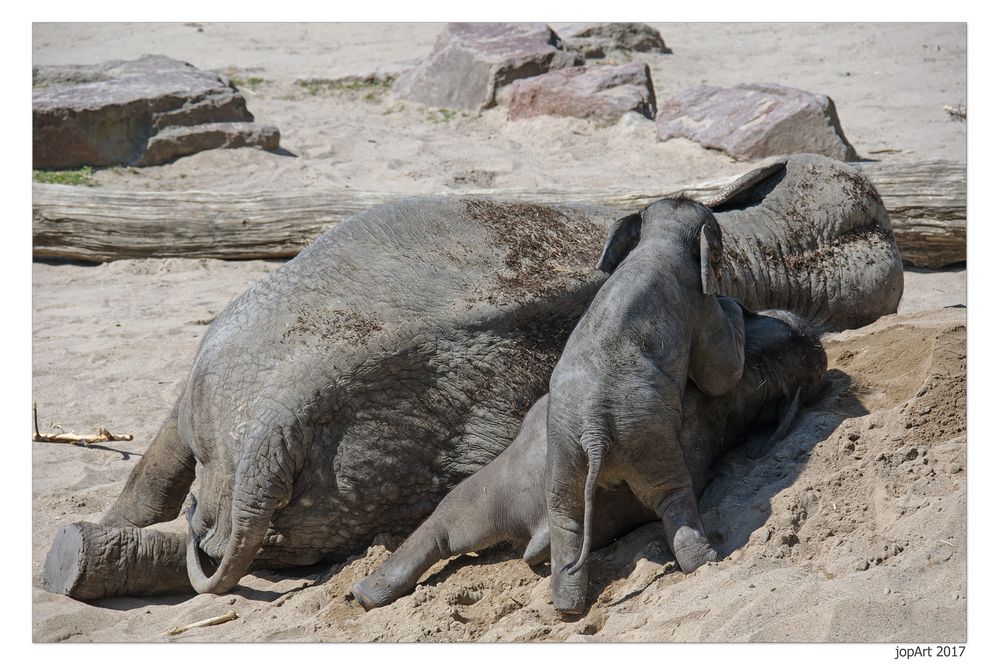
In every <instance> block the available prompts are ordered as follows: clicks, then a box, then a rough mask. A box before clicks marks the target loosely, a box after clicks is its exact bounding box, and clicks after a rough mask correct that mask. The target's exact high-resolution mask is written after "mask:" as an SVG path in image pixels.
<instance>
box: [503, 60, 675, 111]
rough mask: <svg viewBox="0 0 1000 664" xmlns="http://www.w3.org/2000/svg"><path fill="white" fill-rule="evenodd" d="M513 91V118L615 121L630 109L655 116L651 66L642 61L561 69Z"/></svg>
mask: <svg viewBox="0 0 1000 664" xmlns="http://www.w3.org/2000/svg"><path fill="white" fill-rule="evenodd" d="M511 90H512V95H511V102H510V119H511V120H516V119H518V118H527V117H532V116H535V115H565V116H570V117H575V118H587V119H591V120H599V121H601V122H606V123H612V122H617V121H618V120H619V119H621V117H622V116H623V115H625V114H626V113H628V112H630V111H636V112H638V113H641V114H642V115H645V116H646V117H647V118H655V117H656V96H655V95H654V93H653V82H652V79H651V77H650V74H649V66H647V65H645V64H643V63H641V62H631V63H629V64H626V65H621V66H618V67H609V66H606V67H569V68H567V69H559V70H557V71H551V72H549V73H547V74H542V75H541V76H534V77H532V78H526V79H523V80H520V81H516V82H515V83H514V84H513V86H512V88H511Z"/></svg>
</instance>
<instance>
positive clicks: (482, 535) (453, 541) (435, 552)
mask: <svg viewBox="0 0 1000 664" xmlns="http://www.w3.org/2000/svg"><path fill="white" fill-rule="evenodd" d="M494 470H495V468H491V467H490V466H487V467H486V468H483V469H482V470H480V471H479V472H478V473H476V474H474V475H472V476H471V477H469V478H467V479H466V480H465V481H463V482H462V483H460V484H459V485H458V486H457V487H455V488H454V489H453V490H452V491H451V493H449V494H448V495H447V496H445V498H444V500H442V501H441V503H440V504H439V505H438V507H437V509H436V510H434V513H433V514H431V515H430V516H429V517H428V518H427V520H426V521H424V522H423V523H422V524H421V525H420V527H419V528H417V529H416V530H415V531H414V532H413V534H412V535H410V536H409V537H408V538H406V541H405V542H403V543H402V544H401V545H400V546H399V548H398V549H396V551H394V552H393V554H392V555H391V556H390V557H389V559H388V560H387V561H385V562H384V563H383V564H382V566H381V567H379V568H378V569H377V570H375V571H374V572H373V573H372V574H371V575H369V576H366V577H365V578H363V579H360V580H358V581H357V582H356V583H355V584H354V586H353V587H352V589H351V593H352V594H353V595H354V599H356V600H358V603H359V604H361V606H363V607H364V608H365V610H370V609H373V608H376V607H380V606H385V605H387V604H389V603H391V602H393V601H395V600H396V599H399V598H400V597H402V596H403V595H405V594H407V593H409V592H411V591H412V590H413V589H414V588H415V587H416V585H417V581H418V580H419V579H420V577H421V576H422V575H423V574H424V572H426V571H427V570H428V569H430V567H431V566H432V565H433V564H434V563H436V562H438V561H439V560H444V559H445V558H451V557H452V556H457V555H459V554H462V553H469V552H470V551H479V550H480V549H485V548H486V547H488V546H491V545H493V544H496V543H497V542H499V541H502V540H505V539H516V538H517V533H516V532H507V531H506V530H505V529H504V528H503V526H502V525H501V524H500V520H499V519H498V518H497V512H498V506H497V504H496V502H495V501H494V499H493V495H494V494H493V493H492V492H489V493H487V492H486V490H485V489H486V487H487V486H488V485H489V484H490V482H491V479H492V478H493V475H494V472H493V471H494Z"/></svg>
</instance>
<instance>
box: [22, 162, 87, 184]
mask: <svg viewBox="0 0 1000 664" xmlns="http://www.w3.org/2000/svg"><path fill="white" fill-rule="evenodd" d="M31 179H32V180H34V181H35V182H41V183H44V184H69V185H74V186H77V187H99V186H101V185H100V183H99V182H98V181H97V180H95V179H94V169H93V168H91V167H90V166H84V167H83V168H80V169H78V170H75V171H31Z"/></svg>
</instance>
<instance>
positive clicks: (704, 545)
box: [671, 526, 719, 574]
mask: <svg viewBox="0 0 1000 664" xmlns="http://www.w3.org/2000/svg"><path fill="white" fill-rule="evenodd" d="M671 548H672V549H673V552H674V557H675V558H677V564H678V565H679V566H680V568H681V571H682V572H684V573H685V574H690V573H691V572H693V571H695V570H696V569H698V568H699V567H701V566H702V565H704V564H705V563H710V562H715V561H717V560H718V559H719V554H718V552H717V551H716V550H715V547H713V546H712V543H711V542H710V541H709V540H708V538H707V537H705V536H704V535H702V534H701V533H700V532H698V531H697V530H695V529H694V528H691V527H689V526H681V527H680V528H679V529H678V530H677V533H676V534H675V535H674V541H673V542H672V543H671Z"/></svg>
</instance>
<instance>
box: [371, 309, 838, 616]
mask: <svg viewBox="0 0 1000 664" xmlns="http://www.w3.org/2000/svg"><path fill="white" fill-rule="evenodd" d="M743 317H744V326H745V329H746V354H745V366H744V370H743V377H742V378H741V379H740V382H739V384H738V385H737V386H736V388H735V389H734V390H733V391H732V392H730V393H728V394H726V395H725V396H723V397H712V396H709V395H706V394H705V393H703V392H701V391H700V390H698V388H697V387H695V386H693V385H692V384H690V383H689V384H688V386H687V389H686V390H685V393H684V402H683V421H682V425H681V435H680V441H681V448H682V450H683V452H684V461H685V463H686V465H687V466H688V468H689V469H690V472H691V479H692V485H693V488H694V491H695V492H696V493H700V492H701V491H702V489H703V488H704V487H705V486H706V485H707V484H708V482H709V479H710V474H711V471H710V468H711V466H712V463H713V461H714V460H715V459H716V458H717V457H719V456H720V455H722V454H723V453H725V452H726V451H727V450H729V449H730V448H732V447H734V446H735V445H737V444H738V443H739V442H740V441H742V440H743V439H744V438H745V437H748V440H747V444H748V446H753V448H754V454H755V455H758V454H760V453H762V452H764V451H766V447H767V445H768V444H771V443H773V442H774V441H775V440H776V439H778V438H780V437H781V436H783V435H784V434H785V433H786V432H787V431H788V429H789V427H790V426H791V424H792V422H793V420H794V418H795V415H796V410H797V407H805V406H806V405H807V404H809V403H810V402H811V401H812V399H813V398H814V397H815V396H816V395H817V394H818V392H819V390H820V388H821V386H822V385H823V376H824V372H825V370H826V354H825V353H824V351H823V347H822V345H821V344H820V343H819V340H818V337H817V334H816V332H815V330H814V329H813V328H812V326H810V325H809V324H807V323H806V322H805V321H803V320H802V319H801V318H799V317H798V316H796V315H795V314H791V313H789V312H784V311H769V312H762V313H761V314H759V315H758V314H754V313H752V312H749V311H746V310H744V311H743ZM547 406H548V396H547V395H546V396H544V397H542V398H541V399H539V400H538V401H537V402H536V403H535V405H533V406H532V407H531V410H529V411H528V415H527V416H526V417H525V419H524V422H523V424H522V425H521V430H520V432H519V433H518V435H517V438H515V439H514V442H513V443H511V445H510V447H508V448H507V449H506V450H504V451H503V452H502V453H501V454H500V456H498V457H497V458H496V459H494V460H493V461H492V462H490V463H489V464H488V465H487V466H486V467H484V468H482V469H481V470H479V471H477V472H476V473H475V474H473V475H472V476H471V477H469V478H467V479H466V480H464V481H463V482H462V483H461V484H459V485H458V486H457V487H455V488H454V489H453V490H452V491H451V493H449V494H448V495H447V496H445V498H444V500H442V501H441V504H440V505H438V507H437V509H436V510H434V513H433V514H431V516H430V517H428V519H427V520H426V521H424V522H423V523H422V524H421V525H420V527H419V528H417V530H416V531H415V532H414V533H413V534H412V535H410V537H408V538H407V539H406V541H405V542H403V543H402V544H401V545H400V546H399V547H398V548H397V549H396V550H395V551H394V552H393V554H392V555H391V556H390V557H389V559H388V560H387V561H386V562H385V563H383V564H382V566H381V567H379V568H378V569H377V570H375V572H373V573H372V574H371V575H370V576H368V577H365V578H363V579H359V580H358V581H357V582H356V583H355V584H354V588H353V594H354V597H355V598H356V599H357V600H358V602H359V603H360V604H361V605H362V606H363V607H364V608H365V609H372V608H375V607H379V606H385V605H387V604H389V603H391V602H392V601H394V600H396V599H398V598H399V597H402V596H404V595H406V594H408V593H409V592H411V591H412V590H413V588H414V587H415V586H416V584H417V582H418V580H419V579H420V578H421V576H422V575H423V574H424V573H425V572H426V571H427V570H428V569H429V568H430V567H431V566H432V565H433V564H434V563H436V562H438V561H439V560H443V559H447V558H449V557H451V556H455V555H459V554H462V553H468V552H470V551H479V550H482V549H485V548H487V547H490V546H493V545H494V544H498V543H501V542H509V543H512V544H515V545H519V546H523V547H524V554H523V559H524V560H525V562H527V563H528V564H530V565H534V564H536V563H540V562H543V561H545V560H547V559H548V556H549V524H548V515H547V513H546V511H545V451H546V413H547ZM594 504H595V506H594V523H593V532H594V534H593V542H594V546H595V547H601V546H604V545H605V544H609V543H610V542H612V541H613V540H614V539H616V538H618V537H620V536H622V535H624V534H625V533H627V532H629V531H630V530H632V529H633V528H634V527H636V526H638V525H640V524H642V523H646V522H648V521H652V520H654V519H655V518H656V515H655V514H654V513H653V512H652V511H651V510H649V509H648V508H646V507H645V506H644V505H642V503H640V502H639V501H638V500H637V499H636V498H635V496H634V495H633V494H632V492H631V491H630V490H629V489H628V487H627V486H619V487H609V488H598V490H597V494H596V496H595V500H594Z"/></svg>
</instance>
